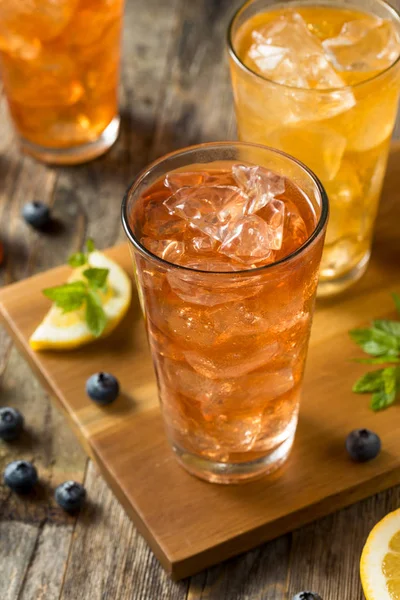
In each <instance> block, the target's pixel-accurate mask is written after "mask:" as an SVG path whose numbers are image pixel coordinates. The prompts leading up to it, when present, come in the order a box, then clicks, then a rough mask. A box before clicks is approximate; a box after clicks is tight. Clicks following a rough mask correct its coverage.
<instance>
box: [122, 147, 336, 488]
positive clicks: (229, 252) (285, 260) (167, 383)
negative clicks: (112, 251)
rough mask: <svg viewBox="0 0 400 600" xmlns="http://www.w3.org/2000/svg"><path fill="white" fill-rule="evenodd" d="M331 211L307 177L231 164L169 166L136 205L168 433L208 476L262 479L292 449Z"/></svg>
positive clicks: (143, 288) (134, 220) (132, 210)
mask: <svg viewBox="0 0 400 600" xmlns="http://www.w3.org/2000/svg"><path fill="white" fill-rule="evenodd" d="M263 150H264V149H263ZM203 156H204V152H203ZM288 170H289V169H288ZM321 210H322V209H321V207H320V206H318V204H313V200H312V196H311V195H310V197H308V196H307V193H306V192H305V191H304V189H302V187H301V173H298V178H297V182H293V181H291V180H290V179H288V178H287V177H284V176H281V175H278V174H277V173H276V172H272V171H270V170H268V169H265V168H263V167H259V166H254V165H247V164H241V163H239V162H233V161H214V162H211V163H208V164H207V163H202V164H196V163H195V162H193V163H191V164H189V165H188V167H187V168H185V169H178V170H172V171H171V170H170V171H168V172H167V173H166V175H162V176H161V177H160V178H158V179H157V180H156V181H155V182H154V183H153V184H152V185H150V186H149V187H147V186H146V187H145V188H144V189H143V192H142V193H141V194H140V195H139V197H138V198H137V199H136V201H135V202H134V203H133V205H132V206H131V207H129V208H128V210H127V213H126V215H127V217H126V218H127V224H128V230H129V231H130V232H131V235H132V236H133V237H134V239H135V240H136V243H137V244H139V245H140V248H141V252H136V251H135V252H134V260H135V265H136V277H137V281H138V287H139V289H140V293H141V299H142V305H143V308H144V312H145V315H146V323H147V329H148V334H149V341H150V346H151V350H152V356H153V361H154V366H155V371H156V375H157V382H158V388H159V395H160V400H161V405H162V409H163V415H164V419H165V423H166V428H167V433H168V437H169V439H170V440H171V442H172V445H173V448H174V450H175V452H176V454H177V456H178V457H179V459H180V460H181V462H182V463H183V464H184V466H185V467H186V468H188V469H189V470H190V471H191V472H193V473H195V474H197V475H200V476H201V477H204V478H205V479H209V480H212V481H221V482H234V481H240V480H244V479H248V478H252V477H254V476H257V475H260V474H262V473H264V472H268V471H271V470H273V469H275V468H276V467H277V466H278V465H279V464H281V462H283V460H285V459H286V457H287V455H288V453H289V450H290V448H291V445H292V442H293V437H294V432H295V429H296V424H297V416H298V408H299V400H300V391H301V383H302V378H303V370H304V363H305V358H306V353H307V345H308V337H309V331H310V325H311V318H312V312H313V306H314V297H315V291H316V286H317V278H318V267H319V261H320V257H321V252H322V245H323V229H324V225H322V230H321ZM322 212H324V211H322ZM325 217H326V214H325V216H324V217H323V219H324V218H325ZM318 230H319V233H318ZM313 237H314V238H315V239H314V242H312V239H313ZM131 239H132V238H131ZM143 252H144V254H143ZM146 252H147V253H148V254H147V255H146ZM149 253H150V254H149Z"/></svg>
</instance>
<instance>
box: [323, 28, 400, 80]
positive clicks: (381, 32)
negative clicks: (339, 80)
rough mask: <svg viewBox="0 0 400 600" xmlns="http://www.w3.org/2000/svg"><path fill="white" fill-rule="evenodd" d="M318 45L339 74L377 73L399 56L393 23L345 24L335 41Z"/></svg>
mask: <svg viewBox="0 0 400 600" xmlns="http://www.w3.org/2000/svg"><path fill="white" fill-rule="evenodd" d="M322 45H323V47H324V50H325V53H326V56H327V57H328V58H329V60H330V61H331V63H332V64H333V65H334V67H335V68H336V69H338V70H339V71H381V70H384V69H386V68H387V67H390V65H391V64H392V63H393V62H394V61H395V60H396V59H397V58H398V56H399V54H400V40H399V36H398V34H397V32H396V29H395V27H394V25H393V23H391V22H389V21H383V20H381V19H374V20H372V19H359V20H356V21H349V22H348V23H345V24H344V25H343V27H342V29H341V31H340V33H339V35H338V36H337V37H334V38H328V39H326V40H324V41H323V42H322Z"/></svg>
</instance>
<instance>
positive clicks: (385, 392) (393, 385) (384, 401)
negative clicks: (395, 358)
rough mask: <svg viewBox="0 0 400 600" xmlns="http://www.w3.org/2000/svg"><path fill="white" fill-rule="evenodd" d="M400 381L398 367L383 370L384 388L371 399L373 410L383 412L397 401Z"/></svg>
mask: <svg viewBox="0 0 400 600" xmlns="http://www.w3.org/2000/svg"><path fill="white" fill-rule="evenodd" d="M399 380H400V369H399V368H398V367H387V368H386V369H383V370H382V383H383V386H382V388H381V389H380V390H377V391H376V392H375V394H373V396H372V399H371V408H372V410H375V411H377V410H383V409H384V408H387V407H388V406H390V405H391V404H393V403H394V401H395V400H396V394H397V387H398V385H399V382H400V381H399Z"/></svg>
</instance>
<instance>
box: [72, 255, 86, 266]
mask: <svg viewBox="0 0 400 600" xmlns="http://www.w3.org/2000/svg"><path fill="white" fill-rule="evenodd" d="M86 263H87V258H86V254H84V253H83V252H75V254H71V256H70V257H69V259H68V264H69V265H70V266H71V267H81V266H82V265H85V264H86Z"/></svg>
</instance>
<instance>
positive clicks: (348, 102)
mask: <svg viewBox="0 0 400 600" xmlns="http://www.w3.org/2000/svg"><path fill="white" fill-rule="evenodd" d="M279 50H280V51H279ZM245 60H246V59H245ZM246 64H248V66H249V67H250V68H253V69H254V70H256V71H257V72H259V73H260V74H262V75H264V76H265V77H267V78H268V79H271V80H272V81H275V82H277V83H279V84H283V85H284V86H290V87H285V88H282V89H280V90H276V89H275V88H274V86H271V89H270V91H269V94H268V96H272V100H271V101H270V102H268V100H269V98H268V97H265V94H264V95H263V99H264V106H263V108H262V109H261V111H262V115H263V117H264V120H265V118H266V116H267V118H268V115H270V114H271V115H272V117H271V118H275V116H274V112H275V110H276V107H279V110H280V114H279V115H277V118H279V120H280V121H281V122H282V118H283V119H284V121H283V122H284V123H296V122H298V121H305V120H310V121H315V120H322V119H329V118H331V117H334V116H336V115H338V114H340V113H342V112H345V111H347V110H349V109H350V108H352V107H353V106H354V105H355V99H354V95H353V93H352V91H351V90H349V89H340V88H345V85H346V84H345V82H344V81H343V79H342V78H341V77H340V75H339V74H337V73H336V71H335V70H334V68H333V66H332V65H331V64H330V62H329V61H328V59H327V58H326V56H325V51H324V48H323V46H322V44H321V41H320V40H319V39H318V37H317V36H315V35H313V34H312V33H311V32H310V31H309V29H308V27H307V24H306V22H305V21H304V20H303V18H302V17H301V16H300V15H299V14H298V13H296V12H294V11H291V10H288V11H286V12H285V14H283V15H282V16H281V17H279V18H278V19H276V20H275V21H273V22H272V23H270V24H268V25H267V26H264V27H263V28H262V29H260V30H258V31H257V30H256V31H254V32H253V44H252V46H251V47H250V50H249V52H248V57H247V60H246ZM295 88H298V89H295ZM300 88H301V89H300ZM309 89H317V90H320V93H317V92H315V93H314V94H313V98H312V101H311V99H310V94H309V92H308V91H307V90H309ZM302 90H304V91H302ZM324 90H329V92H328V91H325V92H324ZM253 93H254V89H253ZM278 95H279V99H278V97H277V96H278ZM248 102H249V103H251V104H254V101H253V100H251V99H250V98H249V100H248ZM265 102H268V108H267V109H266V108H265V106H266V105H265ZM256 104H257V105H258V103H256ZM246 118H247V116H246ZM264 137H265V132H264Z"/></svg>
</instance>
